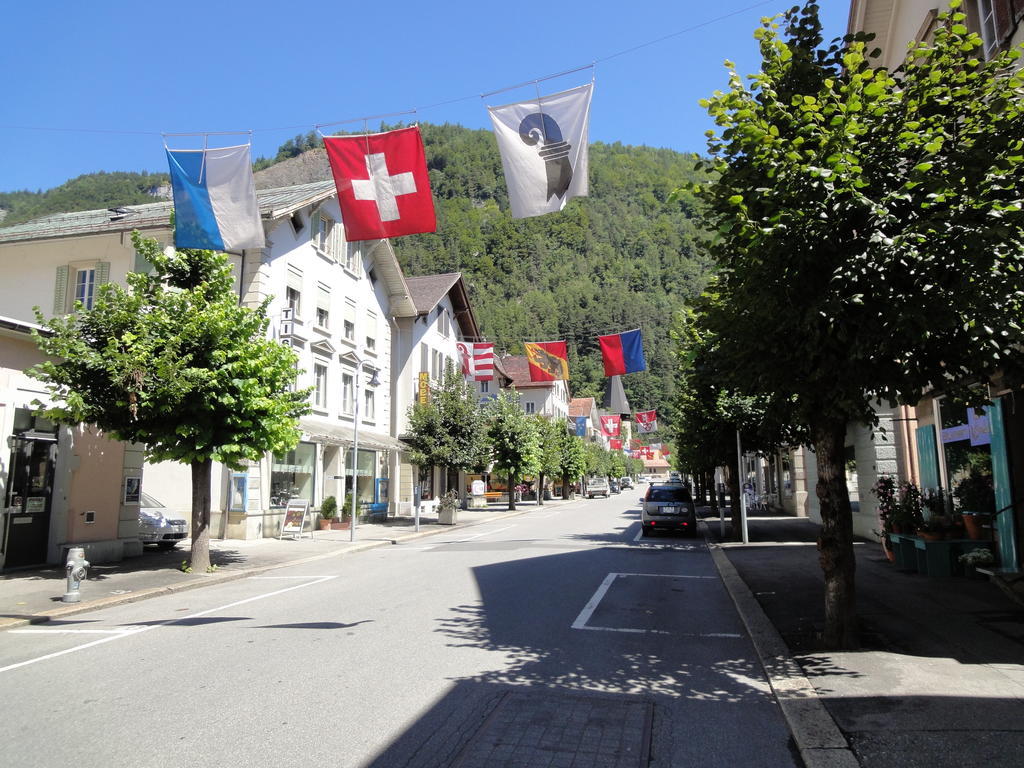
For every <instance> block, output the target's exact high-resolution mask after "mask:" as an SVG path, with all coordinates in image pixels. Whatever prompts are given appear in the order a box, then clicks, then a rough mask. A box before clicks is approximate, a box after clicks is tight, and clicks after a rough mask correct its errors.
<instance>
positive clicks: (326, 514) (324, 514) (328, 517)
mask: <svg viewBox="0 0 1024 768" xmlns="http://www.w3.org/2000/svg"><path fill="white" fill-rule="evenodd" d="M337 514H338V500H337V499H335V498H334V497H333V496H328V497H327V498H326V499H324V500H323V501H322V502H321V504H320V530H321V531H327V530H330V528H331V521H332V520H334V517H335V515H337Z"/></svg>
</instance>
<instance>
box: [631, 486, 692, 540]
mask: <svg viewBox="0 0 1024 768" xmlns="http://www.w3.org/2000/svg"><path fill="white" fill-rule="evenodd" d="M640 505H641V506H640V524H641V525H642V526H643V532H644V534H646V535H650V534H652V533H655V532H656V531H682V532H683V533H685V534H687V535H688V536H696V535H697V507H696V505H695V504H694V503H693V497H692V496H691V495H690V489H689V488H687V487H686V486H685V485H679V484H676V483H659V484H655V485H651V486H649V487H648V488H647V493H645V494H644V496H643V498H642V499H640Z"/></svg>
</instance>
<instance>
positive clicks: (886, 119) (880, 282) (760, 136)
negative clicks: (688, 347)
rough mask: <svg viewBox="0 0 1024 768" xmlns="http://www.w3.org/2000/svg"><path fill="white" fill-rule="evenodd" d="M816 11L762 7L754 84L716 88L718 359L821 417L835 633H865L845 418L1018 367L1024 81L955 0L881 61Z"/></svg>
mask: <svg viewBox="0 0 1024 768" xmlns="http://www.w3.org/2000/svg"><path fill="white" fill-rule="evenodd" d="M956 5H958V3H954V6H956ZM820 29H821V26H820V23H819V21H818V16H817V7H816V5H815V4H814V3H808V4H807V5H806V6H805V7H804V8H803V9H794V10H793V11H791V12H789V13H788V14H787V15H786V17H785V28H784V32H783V33H782V34H781V35H780V32H779V30H778V29H777V25H776V24H775V23H774V22H771V21H767V22H765V24H764V25H763V26H762V28H761V29H759V30H758V32H757V35H756V36H757V37H758V38H759V39H760V48H761V56H762V67H761V72H760V73H759V74H758V75H756V76H754V77H753V80H752V85H751V86H750V87H749V88H748V87H747V86H746V85H745V84H744V81H743V79H742V78H741V77H740V76H739V75H738V74H737V73H736V72H735V70H734V69H733V71H731V73H730V81H729V89H728V90H727V91H726V92H724V93H721V92H720V93H716V94H715V95H714V96H713V97H712V98H711V99H709V100H707V101H706V102H705V104H706V106H707V108H708V111H709V113H710V114H711V115H712V116H713V117H714V119H715V121H716V123H717V125H718V126H719V128H720V129H721V133H720V135H715V134H714V133H712V135H711V138H710V140H709V146H710V151H711V160H710V163H709V170H710V171H711V172H712V173H713V174H714V175H715V181H714V182H713V183H710V184H707V185H704V186H703V187H701V188H700V190H699V197H700V200H701V201H702V203H703V204H704V205H705V206H706V207H707V210H708V214H709V216H710V222H711V225H712V227H713V229H714V231H715V232H716V235H717V239H716V241H715V243H714V245H713V252H714V255H715V257H716V259H717V261H718V263H719V265H720V283H719V290H720V293H721V302H720V303H719V304H718V305H717V306H716V307H715V308H714V309H713V310H711V311H709V312H708V314H707V322H708V328H709V330H710V331H711V332H712V333H713V334H715V335H716V336H717V347H716V361H717V364H718V365H719V368H720V369H721V370H722V371H723V372H724V373H725V374H726V378H727V381H729V382H730V383H731V385H732V386H731V388H732V389H733V390H734V391H738V392H746V393H748V394H753V395H758V394H762V393H763V394H765V395H767V396H768V397H770V398H773V399H775V400H788V401H790V402H791V403H792V405H793V408H794V412H795V414H796V420H797V421H798V422H799V423H801V424H805V425H806V426H807V427H808V428H809V434H810V440H811V442H812V443H813V445H814V449H815V453H816V456H817V461H818V486H817V495H818V498H819V501H820V506H821V515H822V531H821V536H820V538H819V542H818V547H819V552H820V558H819V559H820V562H821V564H822V568H823V571H824V576H825V636H824V639H825V642H826V643H827V644H828V645H830V646H832V647H850V646H854V645H855V644H856V607H855V594H854V555H853V543H852V517H851V511H850V502H849V496H848V493H847V489H846V482H845V475H844V471H843V469H844V441H845V433H846V428H847V423H848V422H851V421H853V422H866V423H870V422H871V421H873V420H874V418H875V416H874V411H873V409H872V404H873V402H874V401H876V400H877V399H879V398H881V399H885V400H890V401H902V402H911V403H913V402H916V401H917V399H919V397H920V395H921V393H922V392H923V391H925V389H926V388H928V387H936V388H940V389H942V390H944V391H947V392H950V393H953V394H957V395H962V396H964V397H965V399H967V400H969V401H971V402H977V401H978V400H979V395H978V393H977V392H971V391H969V386H968V384H969V383H970V382H971V381H978V380H981V381H985V380H988V379H989V378H990V377H991V376H992V375H993V374H994V373H995V372H997V371H999V372H1001V373H1002V374H1003V375H1004V376H1005V377H1006V380H1007V381H1011V382H1015V381H1019V380H1020V378H1021V373H1022V368H1024V366H1022V359H1021V353H1020V350H1021V349H1022V348H1024V331H1022V325H1021V324H1020V323H1019V322H1018V320H1016V318H1019V317H1021V315H1022V309H1024V307H1022V296H1024V292H1022V290H1021V287H1022V286H1021V278H1020V275H1021V274H1024V218H1022V217H1024V214H1022V206H1021V199H1022V197H1024V151H1022V148H1024V147H1022V140H1021V133H1020V125H1021V108H1022V93H1024V90H1022V88H1021V84H1022V79H1021V73H1020V72H1019V71H1017V70H1015V69H1014V67H1015V61H1016V59H1017V58H1018V57H1019V56H1020V51H1018V50H1013V51H1009V52H1006V53H1002V54H1000V55H999V56H997V57H995V58H994V59H993V60H991V61H988V62H983V61H982V59H983V56H982V43H981V40H980V38H979V37H978V36H977V35H975V34H971V33H969V32H968V30H967V27H966V26H965V17H964V15H963V14H962V13H960V12H959V10H958V9H956V8H954V10H953V12H952V13H944V14H942V15H941V16H940V18H939V22H938V25H937V28H936V32H935V36H934V42H929V43H918V44H915V45H914V46H912V47H911V49H910V51H909V53H908V56H907V59H906V61H905V63H904V64H903V65H902V66H901V67H900V68H899V69H898V70H897V71H895V72H888V71H886V70H885V69H880V68H879V69H873V68H872V67H871V66H870V65H869V58H870V57H869V55H868V53H867V51H868V49H867V45H866V43H865V41H864V40H862V39H858V38H856V37H849V38H847V39H846V40H845V41H844V42H843V43H841V44H833V45H832V46H830V47H823V46H822V39H821V35H820ZM730 66H731V65H730ZM981 397H982V398H983V397H984V395H982V396H981Z"/></svg>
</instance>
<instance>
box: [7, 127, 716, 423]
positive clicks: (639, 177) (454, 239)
mask: <svg viewBox="0 0 1024 768" xmlns="http://www.w3.org/2000/svg"><path fill="white" fill-rule="evenodd" d="M422 129H423V138H424V143H425V145H426V151H427V163H428V165H429V167H430V178H431V185H432V187H433V192H434V197H435V200H436V203H437V214H438V231H437V233H436V234H430V235H415V236H412V237H401V238H397V239H396V240H395V241H394V246H395V250H396V252H397V253H398V257H399V259H400V260H401V262H402V266H403V268H404V269H405V270H406V272H407V273H408V274H410V275H424V274H431V273H437V272H452V271H458V272H463V273H464V274H465V277H466V281H467V283H468V285H469V289H470V297H471V300H472V301H473V306H474V309H475V311H476V314H477V318H478V320H479V321H480V324H481V326H482V328H483V331H484V333H485V334H486V336H487V338H488V340H491V341H494V342H496V344H497V347H498V349H499V350H506V351H508V352H512V353H521V352H522V342H524V341H553V340H558V339H566V340H567V341H568V342H569V349H570V366H571V375H572V381H571V382H570V387H571V390H572V393H573V396H575V397H581V396H592V395H595V396H600V394H601V391H602V388H603V385H604V376H603V370H602V367H601V356H600V352H599V349H598V342H597V336H598V335H600V334H606V333H614V332H618V331H625V330H630V329H632V328H638V327H639V328H642V329H643V335H644V348H645V352H646V354H647V361H648V368H649V370H648V372H646V373H640V374H631V375H629V376H625V377H623V383H624V384H625V388H626V394H627V396H628V397H629V399H630V402H631V404H632V405H633V407H634V409H649V408H657V409H658V410H659V416H660V417H661V418H662V422H663V424H665V425H666V426H667V425H668V424H670V423H671V415H672V414H671V402H672V397H671V394H672V388H673V383H672V379H673V368H674V365H673V359H672V345H671V343H670V341H669V338H668V329H669V327H670V323H671V319H672V313H673V312H674V311H675V310H676V309H678V308H679V306H680V305H681V304H682V303H683V302H685V301H686V300H687V299H688V298H690V297H692V296H694V295H696V294H697V293H699V291H700V290H701V288H702V287H703V285H704V281H705V279H706V273H707V270H708V261H707V258H706V257H705V255H704V253H703V251H702V249H701V246H700V234H699V228H698V222H697V221H696V219H695V214H694V210H693V206H692V200H691V198H690V197H689V196H688V195H686V194H683V195H682V196H681V197H680V198H679V199H677V200H675V201H670V200H669V196H670V194H671V193H672V191H673V190H675V189H677V188H679V187H681V186H683V185H685V184H686V182H688V181H692V180H694V179H695V171H694V170H693V168H694V163H695V159H696V158H695V157H694V156H692V155H682V154H679V153H677V152H673V151H671V150H666V149H651V148H648V147H629V146H622V145H620V144H612V145H608V144H600V143H599V144H593V145H591V148H590V196H589V197H588V198H581V199H577V200H574V201H572V202H570V203H569V205H568V206H567V207H566V209H565V210H564V211H562V212H560V213H552V214H547V215H546V216H541V217H537V218H532V219H523V220H513V219H512V218H511V217H510V215H509V212H508V197H507V192H506V187H505V179H504V173H503V171H502V167H501V158H500V156H499V154H498V148H497V143H496V142H495V139H494V135H493V134H492V133H491V132H490V131H485V130H470V129H467V128H463V127H461V126H456V125H429V124H424V125H422ZM319 144H320V142H319V140H318V137H317V136H316V135H315V134H305V135H299V136H296V137H295V138H294V139H290V140H289V141H287V142H285V144H283V145H282V146H281V147H280V148H279V150H278V152H277V154H276V156H275V157H273V158H259V159H258V160H257V161H256V163H255V168H256V170H257V186H258V187H260V188H264V187H267V186H285V185H288V184H294V183H303V182H307V181H311V180H313V179H315V178H317V179H318V178H323V179H326V178H330V171H329V169H328V167H327V162H326V157H325V155H324V152H323V149H321V148H319V146H318V145H319ZM165 184H167V177H166V175H164V174H146V173H96V174H89V175H86V176H80V177H78V178H77V179H72V180H71V181H68V182H67V183H66V184H64V185H62V186H60V187H57V188H55V189H51V190H49V191H47V192H41V193H30V192H11V193H0V208H3V209H7V210H8V216H7V218H6V219H5V220H4V221H3V222H2V225H3V226H9V225H11V224H15V223H18V222H21V221H26V220H28V219H31V218H35V217H38V216H43V215H46V214H49V213H53V212H59V211H75V210H87V209H92V208H104V207H110V206H116V205H131V204H136V203H145V202H153V201H154V200H155V199H157V198H156V197H154V196H153V195H154V193H155V192H156V191H157V190H159V189H160V187H161V186H162V185H165ZM666 437H667V435H665V434H664V433H662V434H661V435H658V436H656V437H655V440H657V439H659V438H666Z"/></svg>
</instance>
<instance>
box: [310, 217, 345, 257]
mask: <svg viewBox="0 0 1024 768" xmlns="http://www.w3.org/2000/svg"><path fill="white" fill-rule="evenodd" d="M310 235H311V239H312V242H313V247H314V248H315V249H316V250H317V252H318V253H319V254H320V255H322V256H326V257H327V258H329V259H330V260H331V261H337V260H338V254H339V253H340V252H341V250H342V248H343V247H344V242H343V240H342V230H341V227H339V226H337V224H336V223H335V221H334V219H332V218H331V217H330V216H328V215H327V214H326V213H323V212H321V213H317V214H315V215H314V216H313V231H312V232H311V233H310Z"/></svg>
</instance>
